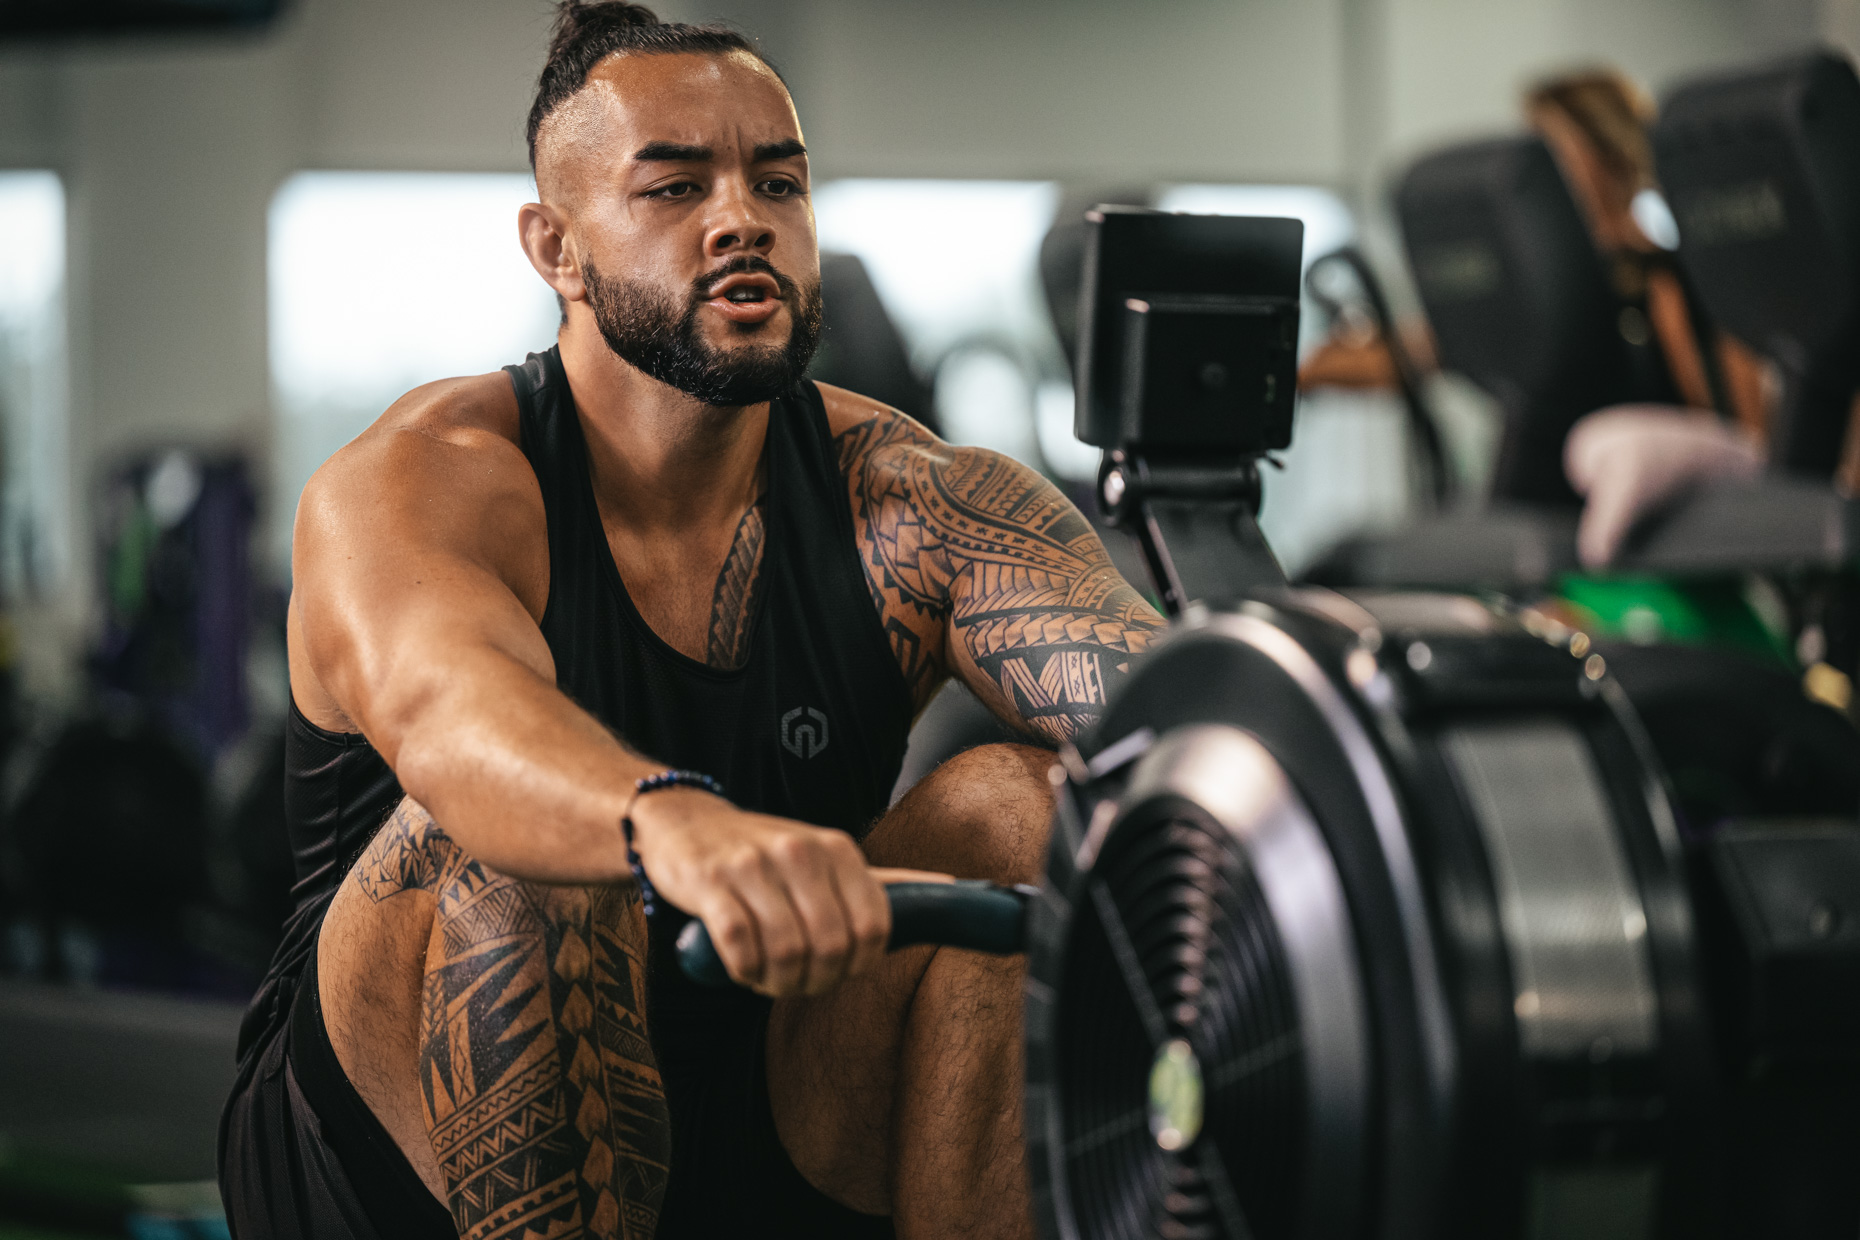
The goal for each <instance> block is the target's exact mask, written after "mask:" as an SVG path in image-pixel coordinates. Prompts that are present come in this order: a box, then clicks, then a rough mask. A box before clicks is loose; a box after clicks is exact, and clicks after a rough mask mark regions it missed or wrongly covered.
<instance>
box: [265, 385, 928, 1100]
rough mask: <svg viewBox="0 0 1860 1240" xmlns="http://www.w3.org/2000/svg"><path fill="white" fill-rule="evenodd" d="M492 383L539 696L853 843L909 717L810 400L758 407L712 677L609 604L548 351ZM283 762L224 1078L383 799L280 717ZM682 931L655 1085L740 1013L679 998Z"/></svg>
mask: <svg viewBox="0 0 1860 1240" xmlns="http://www.w3.org/2000/svg"><path fill="white" fill-rule="evenodd" d="M505 369H506V370H507V371H508V372H509V374H510V378H511V382H512V384H513V385H514V387H515V389H516V396H517V405H518V408H519V411H520V414H521V435H522V446H523V453H524V455H525V456H526V457H528V458H529V462H530V466H531V468H532V469H534V470H535V472H536V481H537V483H538V484H539V485H540V486H541V489H542V497H543V508H544V510H545V512H546V514H547V518H548V531H549V535H548V536H549V599H548V604H547V606H546V608H545V610H544V613H543V619H542V632H543V636H544V638H545V639H546V640H547V641H548V643H549V651H550V654H551V655H552V656H553V657H554V659H555V667H556V683H557V685H558V686H560V687H561V689H562V690H563V692H565V693H567V694H568V695H569V696H570V697H571V698H573V699H574V700H575V701H576V702H578V703H579V704H580V705H581V706H582V707H583V708H585V709H586V710H587V711H588V712H589V713H590V714H592V715H594V717H595V718H597V719H599V720H601V722H603V723H604V724H606V725H607V726H608V727H610V728H612V729H613V730H614V731H615V732H616V733H618V734H619V735H620V737H621V738H622V739H623V740H624V741H625V742H626V743H627V744H628V745H629V746H630V747H632V748H633V749H635V750H637V751H638V752H640V753H643V754H646V755H649V756H650V757H652V758H655V759H658V760H659V761H662V762H664V763H666V764H668V765H671V766H677V767H687V768H690V769H693V770H699V771H703V772H705V773H706V774H709V775H712V776H715V777H716V778H717V779H718V780H720V781H722V783H723V786H724V788H725V790H726V791H727V792H728V794H729V797H730V799H731V801H733V802H734V803H736V804H737V805H739V806H742V807H743V808H745V809H753V810H758V811H760V812H763V813H769V814H779V815H782V816H784V817H789V818H795V819H799V820H801V821H803V822H810V823H813V824H815V825H817V826H824V827H836V828H839V829H840V830H843V831H847V832H850V833H851V834H853V835H854V836H855V837H863V836H864V834H865V832H866V831H867V830H869V829H870V827H871V825H872V823H873V822H874V821H875V820H876V819H877V818H878V816H879V815H880V814H882V813H883V812H884V811H885V808H886V806H887V804H888V802H889V800H890V794H891V788H892V784H893V783H894V782H895V780H896V779H897V776H898V770H899V767H900V765H901V764H902V761H903V755H904V746H905V739H906V735H907V733H908V732H909V729H910V723H911V715H912V703H911V697H910V691H909V689H908V687H907V686H906V684H905V681H904V676H903V674H902V672H901V671H900V670H899V668H898V665H897V661H896V659H895V658H894V657H893V656H892V653H891V650H890V645H889V643H888V641H887V639H886V637H885V633H884V629H883V626H882V624H881V622H880V620H879V617H878V614H877V612H876V610H875V609H874V608H873V605H872V595H871V590H870V588H869V587H868V586H867V584H866V581H865V576H864V570H863V569H862V568H861V567H860V564H859V558H858V556H859V553H858V547H857V543H856V541H855V538H854V531H853V524H852V511H851V506H850V504H849V503H848V500H847V492H846V482H845V479H844V478H843V477H842V475H841V474H840V471H839V466H838V463H837V460H836V456H835V453H834V450H833V443H832V437H831V435H830V434H829V432H828V428H827V418H826V409H825V407H824V406H823V405H822V404H821V400H820V393H819V390H818V389H817V388H816V387H815V386H814V385H813V384H812V383H811V382H805V381H804V382H802V383H799V384H797V385H796V386H795V387H794V388H792V389H790V390H789V391H787V392H786V393H784V394H782V395H781V396H779V397H777V398H776V399H775V400H774V401H773V402H771V404H770V409H769V427H768V440H767V444H766V446H765V448H764V465H765V474H766V478H767V492H766V497H765V502H764V510H763V516H764V521H765V526H766V530H767V536H766V540H765V542H764V544H763V561H762V570H761V571H762V592H761V599H760V603H759V612H758V614H757V615H756V616H755V617H753V620H752V623H753V626H754V627H753V630H752V636H751V645H750V651H749V657H748V658H747V660H746V661H745V662H744V664H743V666H742V667H740V668H737V669H734V670H722V669H718V668H713V667H709V666H706V665H705V664H703V663H701V662H699V661H697V660H695V659H692V658H689V657H687V656H686V655H684V654H681V653H679V652H678V651H676V650H674V649H672V648H671V647H670V646H668V645H666V643H665V642H664V641H662V640H660V638H659V637H658V635H657V634H655V633H654V632H653V631H652V630H651V629H650V628H649V627H648V626H647V624H646V623H645V621H644V620H643V619H642V618H641V617H640V614H639V612H638V610H637V609H636V608H635V607H634V606H633V602H632V600H631V599H630V598H629V597H628V595H627V592H626V586H625V583H623V582H622V581H621V579H620V574H619V571H618V569H617V568H616V567H615V565H614V560H613V554H612V551H611V550H610V549H609V547H608V544H607V535H606V531H605V530H604V529H603V528H602V526H601V520H600V513H599V511H598V510H597V508H596V506H595V500H594V488H593V482H592V478H591V476H590V473H589V468H588V454H587V445H586V441H585V440H584V438H583V436H582V431H581V421H580V418H579V416H578V415H577V413H576V408H575V402H574V397H573V395H572V394H571V393H570V391H569V387H568V377H567V375H566V373H565V372H564V371H563V369H562V361H561V357H560V354H559V352H558V351H557V350H555V349H550V350H549V351H548V352H547V353H533V354H531V355H530V357H529V359H528V361H526V362H525V363H524V364H523V365H521V366H509V367H506V368H505ZM285 758H286V762H285V769H286V776H285V778H286V784H285V817H286V822H287V824H288V826H289V830H290V835H291V847H292V850H293V852H294V854H295V856H296V861H297V886H296V889H295V892H294V897H295V912H294V913H293V914H292V916H291V918H290V920H289V921H288V922H287V923H286V926H285V934H284V940H283V943H282V945H281V946H280V947H279V949H278V952H277V955H276V956H275V957H274V959H273V961H272V966H271V969H270V971H269V973H268V974H267V975H266V978H265V981H264V983H263V984H262V985H261V987H260V989H259V992H258V994H257V995H256V996H255V998H254V1000H253V1003H252V1007H251V1009H250V1010H249V1011H248V1012H247V1015H246V1020H245V1025H244V1027H243V1028H242V1029H241V1035H240V1043H239V1054H240V1062H241V1068H242V1072H241V1076H242V1077H243V1075H244V1071H243V1069H245V1068H246V1067H247V1066H248V1065H249V1064H250V1062H251V1061H252V1060H253V1059H254V1058H255V1056H254V1055H253V1052H254V1051H255V1050H256V1049H258V1048H259V1047H262V1046H263V1045H265V1044H266V1043H268V1042H269V1041H270V1040H271V1038H272V1036H274V1035H275V1034H277V1033H278V1032H280V1031H281V1030H282V1029H283V1027H284V1025H285V1023H286V1020H287V1017H288V1013H289V1011H290V1003H291V998H292V994H293V992H294V990H295V988H296V982H297V979H298V978H299V977H300V976H301V975H302V972H303V967H304V961H305V959H306V957H307V955H308V953H309V952H310V951H311V950H312V949H313V948H314V946H315V943H316V938H317V932H318V929H319V928H320V927H321V925H322V921H323V916H324V914H325V913H326V912H327V911H328V908H329V903H330V900H331V899H332V898H333V897H334V895H335V892H336V889H337V887H338V886H339V885H340V884H341V881H342V878H343V876H344V875H345V874H346V873H347V872H348V869H349V867H350V866H351V865H353V864H354V862H355V859H356V858H357V857H358V856H360V854H361V851H362V849H363V848H365V847H366V846H367V844H368V841H369V839H371V838H372V837H373V835H374V833H375V832H376V831H377V830H378V829H379V828H380V826H381V824H382V823H383V822H384V821H385V820H386V818H387V816H388V814H389V813H390V812H392V810H393V808H394V806H395V804H396V803H397V802H398V801H399V799H400V795H401V793H400V787H399V785H398V784H397V783H396V782H395V779H394V775H393V772H392V771H390V770H389V769H388V766H387V764H386V763H385V762H384V761H383V760H382V759H381V756H380V755H379V754H378V753H376V752H375V750H374V747H373V746H371V745H370V744H369V743H368V742H367V740H366V739H364V738H363V737H361V736H357V735H353V734H342V733H334V732H328V731H325V730H324V729H322V728H319V727H317V726H316V725H314V724H312V723H311V722H310V721H309V720H308V719H306V718H304V716H303V715H302V714H301V713H300V712H299V711H298V710H297V708H296V704H295V703H294V702H293V703H292V705H291V712H290V719H289V722H288V726H287V729H286V733H285ZM616 829H618V825H617V824H616ZM685 920H687V919H686V918H685V917H684V915H683V914H681V913H679V912H678V911H677V910H676V909H671V908H666V909H665V910H664V911H663V913H662V914H661V915H660V916H659V917H658V918H656V919H655V922H654V925H653V927H652V935H651V939H652V948H651V955H652V961H651V966H652V967H651V973H652V978H651V989H652V997H651V1000H650V1002H651V1004H652V1007H651V1011H652V1016H651V1018H650V1019H651V1023H652V1028H653V1042H654V1044H655V1046H656V1047H659V1048H660V1058H661V1060H662V1063H661V1068H662V1069H663V1070H666V1073H667V1076H668V1077H670V1076H674V1075H681V1073H679V1072H677V1070H676V1069H677V1068H678V1067H679V1066H680V1064H681V1063H690V1064H693V1065H695V1064H696V1063H697V1062H699V1060H700V1059H701V1055H702V1052H703V1047H704V1044H705V1042H706V1041H707V1040H708V1036H707V1030H708V1029H709V1028H711V1027H712V1026H714V1025H715V1023H716V1022H718V1021H726V1022H727V1021H728V1020H729V1018H730V1017H732V1016H735V1015H742V1014H745V1013H747V1012H748V1008H747V1007H745V1006H744V1001H745V1000H747V999H749V998H750V996H749V993H748V992H746V991H734V990H731V991H715V992H713V991H700V990H699V988H689V987H686V986H685V985H683V979H682V978H681V977H679V976H678V975H677V973H676V970H675V968H674V967H673V965H672V963H671V962H672V955H671V948H672V943H673V941H674V939H675V938H676V935H677V932H678V930H679V929H680V928H682V926H683V924H684V922H685ZM668 1052H669V1055H670V1058H671V1059H672V1060H674V1061H680V1062H673V1063H667V1062H663V1061H664V1060H666V1058H667V1054H668ZM668 1084H669V1082H668Z"/></svg>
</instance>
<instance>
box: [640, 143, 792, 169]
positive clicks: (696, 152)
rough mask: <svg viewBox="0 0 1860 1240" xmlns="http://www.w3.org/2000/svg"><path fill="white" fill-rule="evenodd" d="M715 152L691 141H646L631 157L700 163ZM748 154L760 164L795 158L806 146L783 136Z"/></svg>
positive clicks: (663, 161) (648, 161)
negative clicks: (779, 139) (777, 140)
mask: <svg viewBox="0 0 1860 1240" xmlns="http://www.w3.org/2000/svg"><path fill="white" fill-rule="evenodd" d="M715 154H716V152H714V151H712V150H711V149H710V148H709V147H708V146H699V145H697V144H696V143H691V142H648V143H647V144H646V145H644V146H642V147H640V148H639V149H638V150H637V151H634V152H633V158H634V159H636V160H639V161H640V162H642V163H667V164H702V163H709V162H710V160H711V159H712V158H713V157H714V156H715ZM750 154H751V157H752V158H753V159H754V160H755V161H756V162H757V163H759V164H762V163H768V162H769V161H770V160H776V159H794V158H797V157H799V156H802V155H805V154H807V148H806V147H805V146H802V145H801V143H800V142H799V141H798V140H797V139H794V138H783V139H782V140H781V141H779V142H764V143H763V144H762V145H761V146H758V147H756V148H755V150H754V151H752V152H751V153H750Z"/></svg>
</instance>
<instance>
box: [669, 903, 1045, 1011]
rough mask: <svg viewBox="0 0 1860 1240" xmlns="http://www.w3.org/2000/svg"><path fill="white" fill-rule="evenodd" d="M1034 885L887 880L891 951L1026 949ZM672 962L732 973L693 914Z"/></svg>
mask: <svg viewBox="0 0 1860 1240" xmlns="http://www.w3.org/2000/svg"><path fill="white" fill-rule="evenodd" d="M1037 894H1038V889H1037V888H1034V887H997V886H996V885H995V884H993V883H984V882H978V881H974V880H964V881H960V882H954V883H889V884H887V885H886V887H885V897H886V898H887V899H888V900H890V901H891V939H890V941H889V942H888V943H887V944H886V946H887V947H888V948H889V949H890V950H892V951H896V950H897V949H898V948H900V947H910V946H912V945H913V944H917V943H938V944H941V945H943V946H945V947H965V948H967V949H969V950H970V951H977V952H988V953H990V954H991V955H995V956H1012V955H1016V954H1017V953H1020V952H1024V951H1026V950H1027V904H1028V901H1029V900H1031V899H1032V898H1033V897H1034V896H1035V895H1037ZM678 964H679V967H680V968H682V969H684V971H685V976H686V977H688V978H690V979H691V980H692V981H694V982H701V983H702V984H704V985H706V986H729V985H732V984H733V983H732V979H731V977H730V974H729V970H727V969H725V968H724V967H723V960H722V958H721V957H719V956H718V955H717V948H716V946H715V945H714V944H713V943H712V942H711V941H710V931H708V930H706V929H705V928H704V923H703V922H701V921H697V920H696V919H693V920H692V921H691V922H689V923H688V924H687V925H686V926H685V928H684V929H683V930H682V931H680V932H679V935H678Z"/></svg>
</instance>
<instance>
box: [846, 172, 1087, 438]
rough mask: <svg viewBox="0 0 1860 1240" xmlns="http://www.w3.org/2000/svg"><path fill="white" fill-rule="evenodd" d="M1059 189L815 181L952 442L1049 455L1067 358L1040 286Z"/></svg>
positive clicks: (1039, 184) (1036, 184)
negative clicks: (1041, 417)
mask: <svg viewBox="0 0 1860 1240" xmlns="http://www.w3.org/2000/svg"><path fill="white" fill-rule="evenodd" d="M1058 204H1059V187H1058V186H1056V185H1053V184H1051V183H1050V182H1045V181H930V180H889V179H884V180H881V179H856V180H845V181H832V182H829V183H827V184H824V185H821V186H819V187H818V188H816V189H815V191H814V214H815V219H816V222H817V224H818V227H819V233H820V248H821V249H823V250H830V251H837V252H839V253H843V254H856V255H858V257H859V258H860V259H862V260H863V261H864V263H865V267H866V271H867V272H868V273H869V274H870V275H871V277H872V283H873V285H874V287H876V288H877V290H878V295H879V298H880V299H881V300H882V301H883V302H884V303H885V308H886V310H888V311H889V312H890V314H891V317H892V319H893V320H894V321H895V322H896V323H897V325H898V331H899V332H900V333H901V334H902V335H903V337H904V343H905V347H906V348H907V349H908V350H909V352H910V356H911V362H912V364H913V365H914V366H915V367H916V368H917V370H918V371H919V373H921V374H924V375H926V376H929V377H931V378H932V379H933V380H934V381H935V384H936V408H937V416H938V417H939V418H940V419H941V420H942V422H943V429H944V432H945V434H947V435H948V436H949V437H950V439H951V440H953V441H954V442H957V443H970V444H979V445H981V446H983V447H987V448H994V449H995V450H997V451H1000V452H1005V453H1007V454H1009V455H1010V456H1015V457H1018V458H1020V459H1021V460H1024V461H1027V462H1028V463H1029V464H1032V465H1034V466H1036V467H1038V466H1041V465H1042V464H1044V462H1043V460H1042V453H1041V449H1040V444H1041V442H1042V440H1041V437H1040V436H1039V435H1038V434H1037V432H1036V427H1035V421H1034V418H1035V409H1036V407H1037V404H1038V397H1037V395H1036V393H1037V392H1038V390H1039V387H1040V384H1041V381H1042V380H1047V379H1053V378H1056V377H1062V376H1063V374H1064V366H1065V363H1064V360H1063V358H1062V357H1061V355H1060V352H1059V345H1058V342H1057V341H1056V340H1055V339H1054V338H1053V329H1052V325H1051V322H1050V321H1049V319H1048V317H1047V313H1046V302H1045V298H1044V296H1043V294H1042V293H1041V291H1040V276H1039V255H1040V242H1041V241H1042V240H1043V239H1044V238H1045V236H1046V230H1047V229H1048V228H1049V227H1050V226H1051V225H1052V222H1053V212H1054V211H1055V210H1056V209H1057V208H1058Z"/></svg>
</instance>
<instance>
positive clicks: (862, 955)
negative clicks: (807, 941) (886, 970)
mask: <svg viewBox="0 0 1860 1240" xmlns="http://www.w3.org/2000/svg"><path fill="white" fill-rule="evenodd" d="M834 884H835V887H836V888H837V890H838V891H839V897H840V903H841V904H842V905H843V906H844V907H845V909H846V920H847V925H848V928H849V929H850V930H851V932H852V955H851V957H850V958H849V959H848V960H847V962H846V975H847V976H848V977H857V976H858V975H859V974H861V973H864V972H866V971H868V970H870V969H874V968H876V967H877V966H878V962H879V961H881V960H883V959H884V958H885V950H886V948H887V947H888V946H889V944H890V941H891V902H890V901H889V900H887V899H885V888H884V887H883V886H882V885H881V883H880V881H879V878H878V876H877V875H876V874H875V873H874V872H873V871H872V870H871V869H869V868H867V866H866V864H865V858H864V856H862V855H861V854H860V853H859V851H858V850H857V849H856V848H855V849H854V850H853V852H852V854H851V855H850V857H848V858H847V860H846V863H845V864H843V865H840V866H838V867H836V868H835V870H834Z"/></svg>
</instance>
